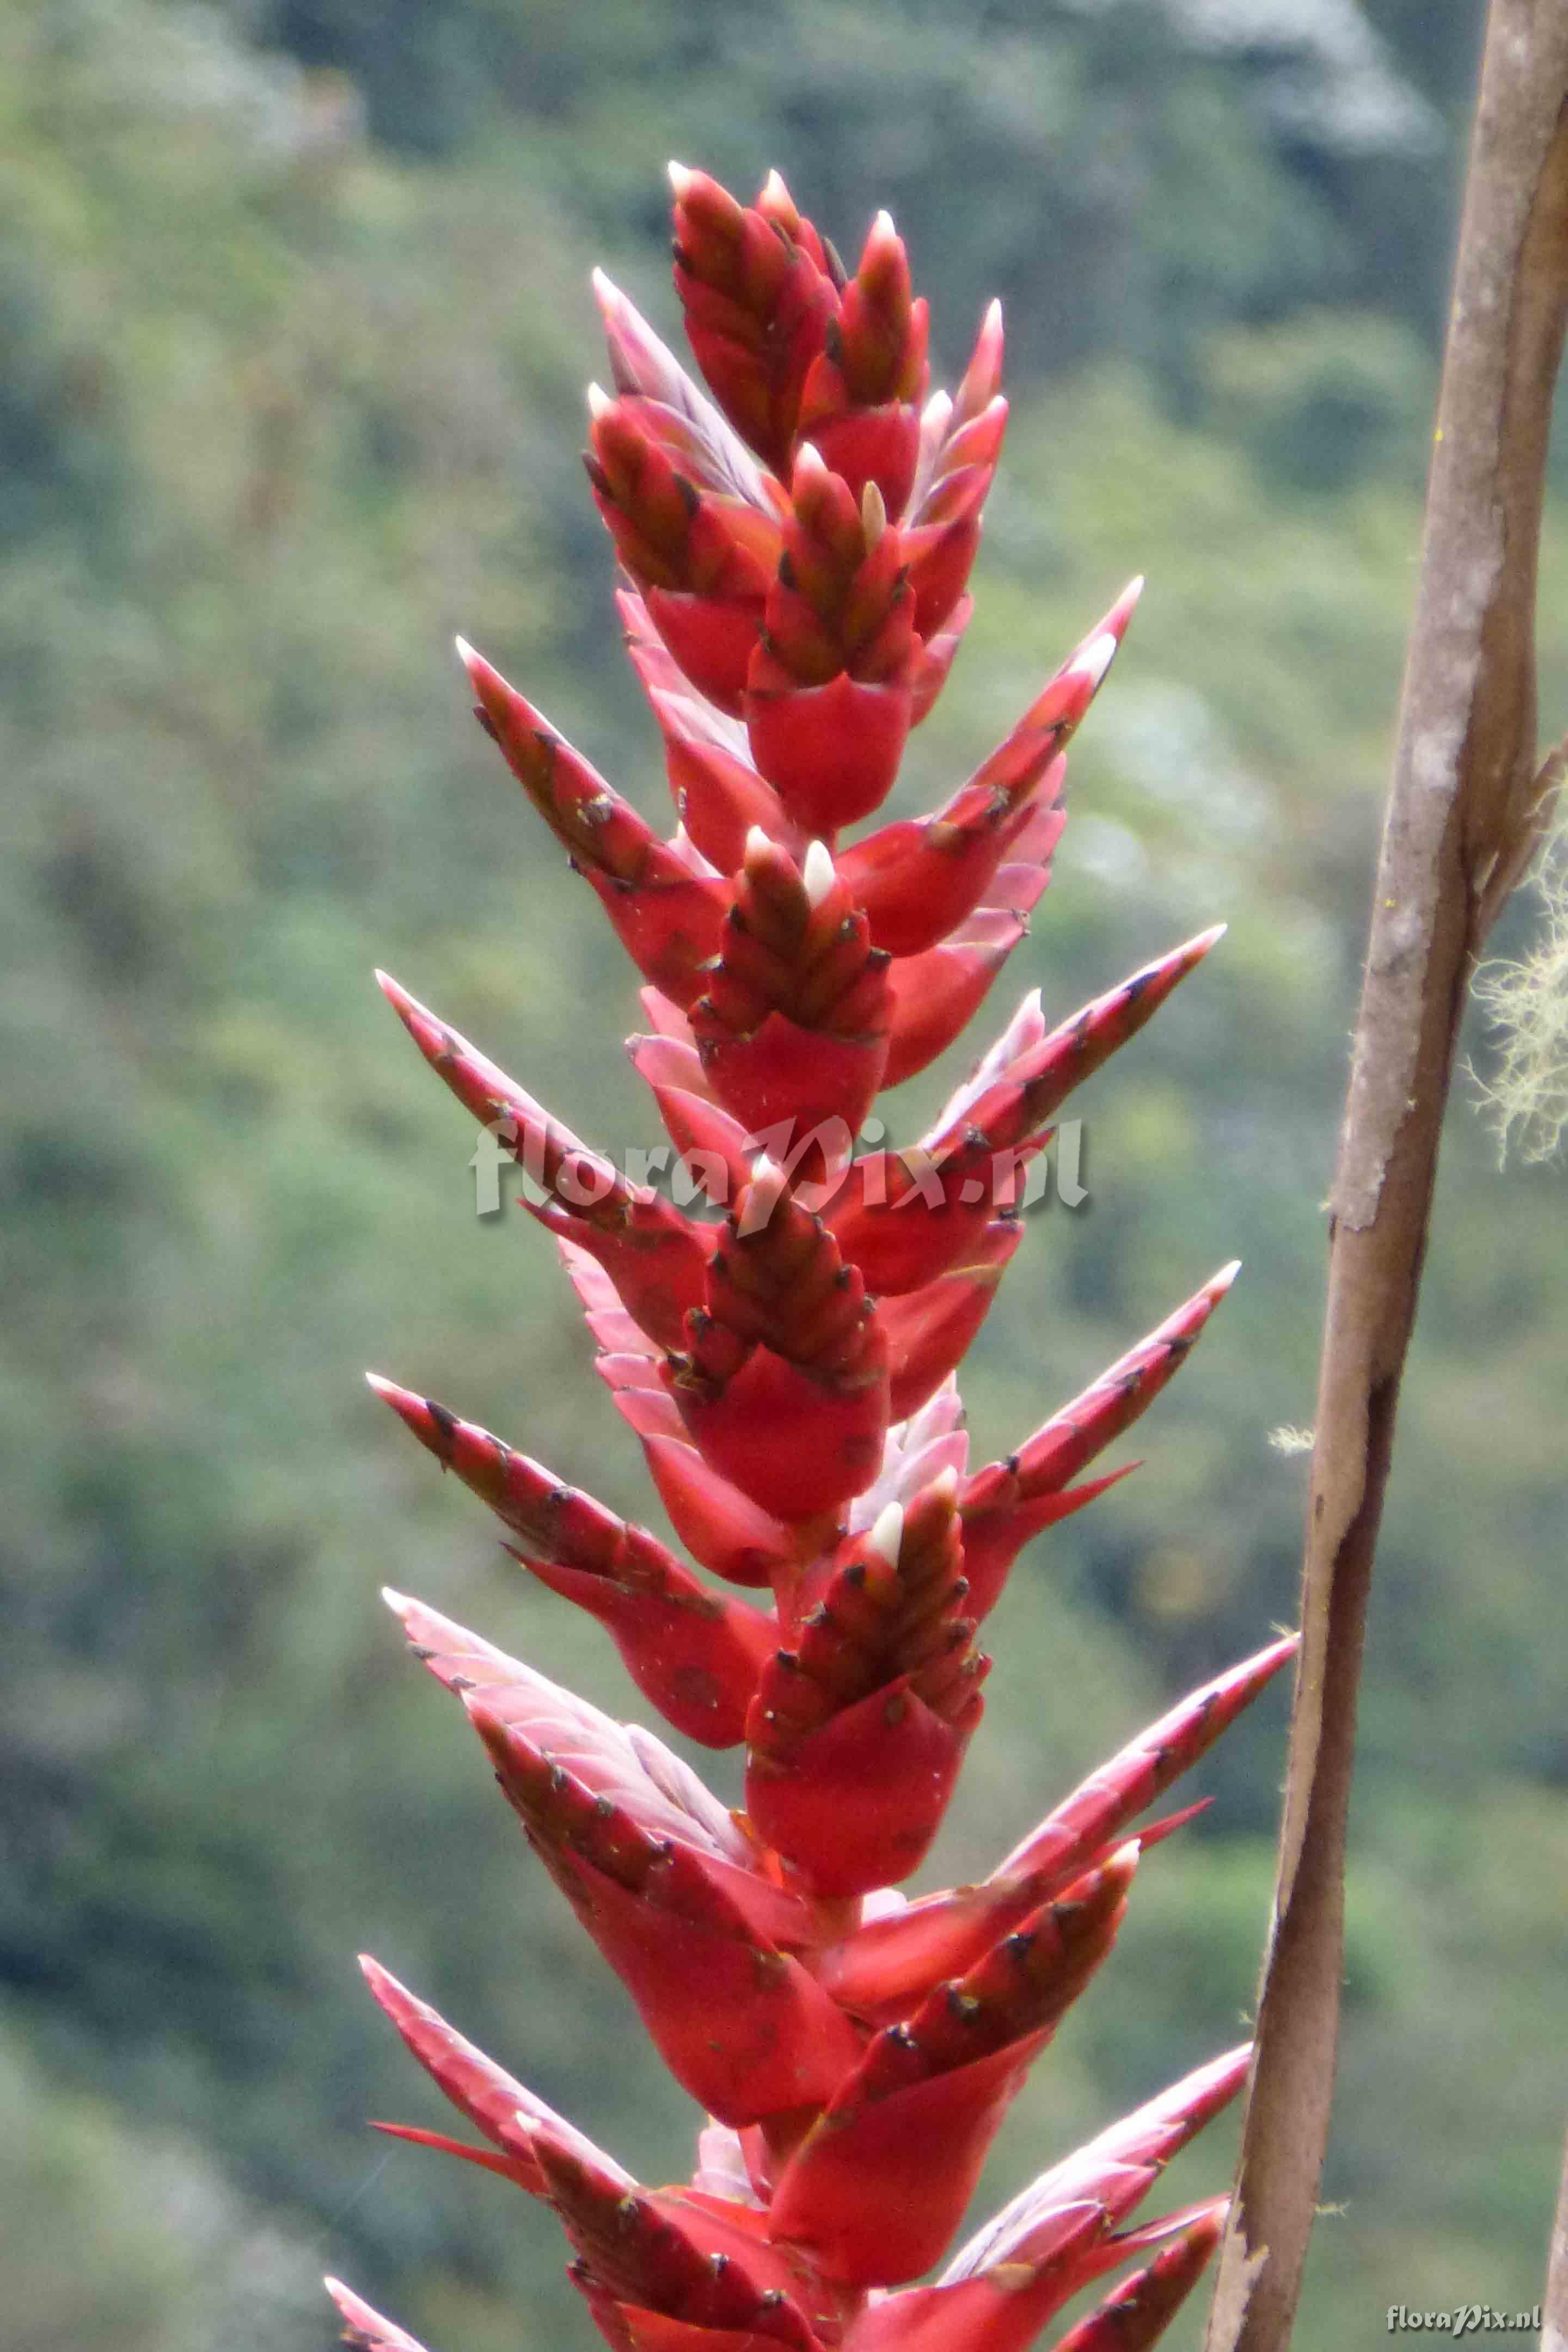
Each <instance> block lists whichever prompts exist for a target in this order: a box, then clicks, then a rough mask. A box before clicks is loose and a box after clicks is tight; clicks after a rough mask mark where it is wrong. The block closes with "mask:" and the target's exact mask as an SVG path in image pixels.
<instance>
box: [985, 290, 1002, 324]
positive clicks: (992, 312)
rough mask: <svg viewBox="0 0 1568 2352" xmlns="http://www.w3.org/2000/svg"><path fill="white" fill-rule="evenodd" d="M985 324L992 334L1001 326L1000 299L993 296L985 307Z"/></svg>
mask: <svg viewBox="0 0 1568 2352" xmlns="http://www.w3.org/2000/svg"><path fill="white" fill-rule="evenodd" d="M985 324H986V326H987V327H989V328H990V329H991V330H992V331H993V332H994V331H995V330H996V329H997V328H998V327H1000V326H1001V324H1002V297H1001V296H1000V294H993V296H992V297H991V299H990V301H989V302H988V303H987V304H986V306H985Z"/></svg>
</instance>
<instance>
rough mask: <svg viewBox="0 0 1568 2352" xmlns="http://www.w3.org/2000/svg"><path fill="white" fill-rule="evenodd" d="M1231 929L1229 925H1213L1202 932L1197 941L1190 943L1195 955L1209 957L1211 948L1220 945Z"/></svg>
mask: <svg viewBox="0 0 1568 2352" xmlns="http://www.w3.org/2000/svg"><path fill="white" fill-rule="evenodd" d="M1229 929H1230V925H1229V924H1228V923H1211V924H1210V925H1209V927H1208V929H1207V930H1206V931H1200V932H1199V933H1198V935H1197V937H1196V939H1195V940H1191V941H1189V943H1188V944H1189V946H1190V948H1191V950H1192V952H1193V954H1194V955H1207V953H1208V951H1209V950H1210V948H1215V947H1217V946H1218V945H1219V943H1220V941H1221V940H1223V939H1224V937H1225V935H1226V931H1228V930H1229Z"/></svg>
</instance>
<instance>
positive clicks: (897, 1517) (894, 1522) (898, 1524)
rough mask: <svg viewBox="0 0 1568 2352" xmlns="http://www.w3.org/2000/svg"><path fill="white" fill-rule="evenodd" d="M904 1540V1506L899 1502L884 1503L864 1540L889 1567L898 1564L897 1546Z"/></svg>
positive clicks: (894, 1566) (895, 1566)
mask: <svg viewBox="0 0 1568 2352" xmlns="http://www.w3.org/2000/svg"><path fill="white" fill-rule="evenodd" d="M903 1540H904V1507H903V1505H902V1504H901V1503H884V1504H883V1506H882V1507H881V1509H880V1510H879V1512H878V1514H877V1518H876V1524H875V1526H874V1527H873V1528H872V1529H871V1532H870V1534H869V1535H868V1537H867V1538H866V1541H867V1543H868V1546H869V1547H870V1549H871V1550H873V1551H876V1552H880V1553H881V1555H882V1558H883V1559H885V1560H886V1561H887V1563H888V1566H889V1568H897V1566H898V1564H899V1548H900V1545H901V1544H902V1542H903Z"/></svg>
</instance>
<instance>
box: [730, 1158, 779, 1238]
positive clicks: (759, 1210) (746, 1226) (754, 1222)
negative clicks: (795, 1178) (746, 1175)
mask: <svg viewBox="0 0 1568 2352" xmlns="http://www.w3.org/2000/svg"><path fill="white" fill-rule="evenodd" d="M788 1183H789V1178H788V1176H787V1175H786V1174H785V1172H784V1170H783V1169H782V1168H781V1167H780V1166H779V1163H778V1161H777V1160H773V1159H772V1158H770V1156H769V1155H768V1153H767V1152H765V1151H760V1152H759V1153H758V1154H757V1157H756V1158H755V1159H754V1160H752V1188H751V1191H750V1192H749V1193H748V1194H747V1196H746V1208H745V1215H744V1218H743V1220H742V1228H741V1229H742V1232H743V1233H748V1234H754V1233H757V1232H759V1231H760V1230H761V1228H762V1227H763V1225H765V1224H766V1223H767V1222H768V1219H769V1218H770V1217H771V1216H772V1215H773V1211H774V1210H775V1209H776V1208H777V1207H778V1204H779V1202H780V1201H782V1200H783V1198H784V1190H785V1187H786V1186H787V1185H788Z"/></svg>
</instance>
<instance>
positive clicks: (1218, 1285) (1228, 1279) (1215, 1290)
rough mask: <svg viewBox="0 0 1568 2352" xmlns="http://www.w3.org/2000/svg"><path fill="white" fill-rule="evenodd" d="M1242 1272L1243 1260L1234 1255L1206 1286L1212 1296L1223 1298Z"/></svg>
mask: <svg viewBox="0 0 1568 2352" xmlns="http://www.w3.org/2000/svg"><path fill="white" fill-rule="evenodd" d="M1240 1272H1241V1260H1240V1259H1239V1258H1238V1257H1233V1258H1232V1259H1231V1261H1230V1264H1229V1265H1222V1266H1221V1268H1220V1270H1219V1272H1218V1273H1217V1274H1216V1275H1215V1277H1214V1279H1213V1280H1212V1281H1211V1282H1209V1283H1208V1284H1206V1285H1205V1288H1206V1289H1207V1290H1208V1292H1209V1294H1210V1296H1211V1297H1215V1298H1223V1297H1225V1294H1226V1291H1227V1290H1228V1289H1229V1288H1230V1286H1231V1284H1232V1283H1233V1282H1234V1281H1235V1280H1236V1277H1237V1275H1238V1274H1239V1273H1240Z"/></svg>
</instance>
